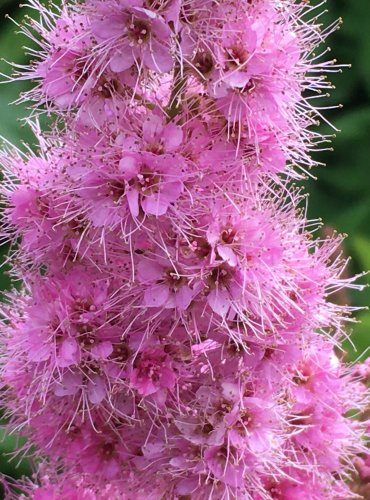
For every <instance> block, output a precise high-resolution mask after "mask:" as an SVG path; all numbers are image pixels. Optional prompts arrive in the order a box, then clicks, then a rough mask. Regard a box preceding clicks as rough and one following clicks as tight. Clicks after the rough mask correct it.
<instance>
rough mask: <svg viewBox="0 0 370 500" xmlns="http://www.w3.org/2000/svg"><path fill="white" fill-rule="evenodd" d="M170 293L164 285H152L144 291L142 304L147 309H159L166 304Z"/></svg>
mask: <svg viewBox="0 0 370 500" xmlns="http://www.w3.org/2000/svg"><path fill="white" fill-rule="evenodd" d="M169 294H170V291H169V289H168V286H166V285H154V286H152V287H151V288H149V289H148V290H146V291H145V294H144V301H143V304H144V305H145V306H147V307H161V306H163V305H165V304H166V302H167V299H168V297H169Z"/></svg>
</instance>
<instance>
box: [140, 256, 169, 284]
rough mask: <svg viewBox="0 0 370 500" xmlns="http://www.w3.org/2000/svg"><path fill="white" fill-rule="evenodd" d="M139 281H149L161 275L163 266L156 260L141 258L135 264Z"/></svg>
mask: <svg viewBox="0 0 370 500" xmlns="http://www.w3.org/2000/svg"><path fill="white" fill-rule="evenodd" d="M137 271H138V278H139V281H140V283H150V282H152V281H157V280H158V279H160V278H162V277H163V271H164V268H163V266H161V265H160V264H158V262H153V261H151V260H141V261H140V262H139V264H138V266H137Z"/></svg>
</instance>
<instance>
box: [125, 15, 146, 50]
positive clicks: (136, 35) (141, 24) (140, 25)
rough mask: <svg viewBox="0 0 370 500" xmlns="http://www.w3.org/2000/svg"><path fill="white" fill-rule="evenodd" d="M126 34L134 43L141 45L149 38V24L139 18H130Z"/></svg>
mask: <svg viewBox="0 0 370 500" xmlns="http://www.w3.org/2000/svg"><path fill="white" fill-rule="evenodd" d="M127 35H128V37H129V39H130V40H131V42H133V43H134V44H135V45H143V44H144V43H146V42H147V41H148V40H149V39H150V24H149V23H148V22H145V21H142V20H141V19H132V20H131V22H130V24H129V25H128V27H127Z"/></svg>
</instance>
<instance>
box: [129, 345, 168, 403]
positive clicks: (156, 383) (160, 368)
mask: <svg viewBox="0 0 370 500" xmlns="http://www.w3.org/2000/svg"><path fill="white" fill-rule="evenodd" d="M130 383H131V385H132V387H133V388H134V389H136V390H137V391H138V393H139V394H140V395H141V396H150V395H151V394H155V393H156V392H158V391H162V390H164V389H169V390H172V389H174V387H175V385H176V374H175V372H174V371H173V368H172V363H171V359H170V357H169V356H167V355H166V354H165V353H164V352H163V351H162V350H161V349H160V348H156V347H154V348H151V349H148V350H145V351H143V352H142V353H141V354H140V355H139V357H138V358H137V359H136V360H135V363H134V368H133V370H132V372H131V376H130Z"/></svg>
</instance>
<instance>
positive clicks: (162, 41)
mask: <svg viewBox="0 0 370 500" xmlns="http://www.w3.org/2000/svg"><path fill="white" fill-rule="evenodd" d="M91 3H94V2H91ZM96 3H97V5H96V11H95V12H94V13H93V15H92V16H91V26H92V33H93V35H94V36H95V37H96V39H97V41H98V42H100V43H102V42H103V43H104V44H105V45H106V46H107V48H110V47H111V46H112V47H114V48H113V50H112V51H111V55H110V63H109V64H110V68H111V69H112V71H115V72H121V71H124V70H127V69H129V68H130V67H131V66H133V65H134V64H135V65H137V66H138V67H140V66H141V65H143V66H144V67H147V68H149V69H151V70H153V71H157V72H161V73H162V72H168V71H170V70H171V69H172V66H173V59H172V56H171V53H170V47H169V46H168V41H169V40H170V39H171V37H172V33H171V29H170V27H169V25H168V24H167V23H166V21H165V19H164V18H163V17H162V16H161V15H160V14H158V13H156V12H155V11H153V10H150V6H149V9H148V8H145V7H144V6H143V1H135V2H134V3H133V2H120V5H118V6H117V5H115V4H114V3H113V2H110V3H108V4H100V2H99V3H98V2H96ZM110 4H111V5H110Z"/></svg>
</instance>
